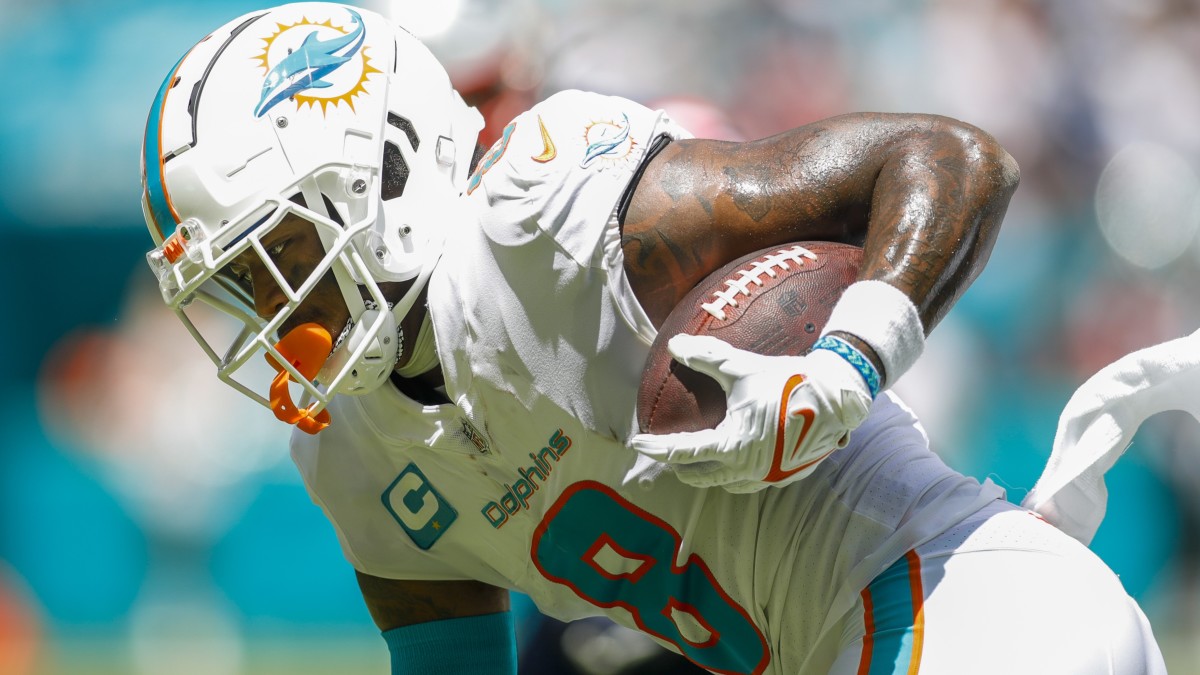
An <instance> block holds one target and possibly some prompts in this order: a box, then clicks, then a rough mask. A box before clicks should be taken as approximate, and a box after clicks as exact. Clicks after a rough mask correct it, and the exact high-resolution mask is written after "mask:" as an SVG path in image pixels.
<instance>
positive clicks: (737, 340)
mask: <svg viewBox="0 0 1200 675" xmlns="http://www.w3.org/2000/svg"><path fill="white" fill-rule="evenodd" d="M861 262H862V249H860V248H858V247H857V246H851V245H849V244H836V243H831V242H819V241H811V242H798V243H796V244H789V245H784V246H778V247H773V248H769V249H764V250H762V251H758V252H756V253H751V254H750V255H747V256H745V257H742V258H739V259H738V260H735V261H733V262H731V263H729V264H728V265H726V266H725V267H722V268H721V269H719V270H717V271H716V272H714V273H713V274H711V275H710V276H709V277H708V278H706V279H705V280H704V281H702V282H701V283H700V284H699V285H697V286H696V287H695V288H693V289H692V291H691V292H690V293H688V295H687V296H685V297H684V299H683V300H682V301H680V303H679V305H678V306H677V307H676V308H675V309H674V310H672V312H671V314H670V315H668V316H667V320H666V321H665V322H664V323H663V325H662V328H661V329H659V331H658V337H656V338H655V340H654V344H652V345H651V347H650V355H649V357H648V358H647V359H646V366H645V368H644V369H643V371H642V382H641V386H640V388H639V390H638V400H637V414H638V424H639V426H640V427H641V430H642V431H643V432H645V433H658V434H663V433H672V432H676V431H697V430H699V429H711V428H713V427H715V426H717V425H718V424H720V422H721V420H722V419H724V418H725V410H726V406H725V392H724V391H722V390H721V387H720V385H718V384H717V382H716V380H713V379H712V378H710V377H708V376H707V375H702V374H700V373H697V372H696V371H694V370H691V369H690V368H688V367H687V366H684V365H683V364H680V363H678V362H677V361H675V359H673V358H672V357H671V353H670V351H668V350H667V341H668V340H669V339H671V337H673V336H675V335H678V334H679V333H690V334H692V335H712V336H713V337H717V338H720V339H722V340H725V341H726V342H728V343H730V344H731V345H733V346H735V347H738V348H740V349H745V350H747V351H752V352H756V353H759V354H766V355H769V356H782V355H792V356H799V355H802V354H804V353H805V352H806V351H808V349H809V348H810V347H811V346H812V345H813V343H814V342H816V341H817V338H818V337H819V336H820V334H821V329H822V328H823V327H824V325H825V322H826V321H827V320H828V319H829V315H830V313H831V312H832V311H833V306H834V304H835V303H837V301H838V298H840V297H841V296H842V292H843V291H845V290H846V287H847V286H849V285H850V284H852V283H854V281H855V280H856V279H857V277H858V268H859V265H860V264H861Z"/></svg>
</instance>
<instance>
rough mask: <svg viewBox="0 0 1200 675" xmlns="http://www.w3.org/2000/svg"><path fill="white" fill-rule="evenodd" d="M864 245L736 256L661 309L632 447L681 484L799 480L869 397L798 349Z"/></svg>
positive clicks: (854, 375)
mask: <svg viewBox="0 0 1200 675" xmlns="http://www.w3.org/2000/svg"><path fill="white" fill-rule="evenodd" d="M861 260H862V250H861V249H859V248H857V247H854V246H849V245H846V244H834V243H826V242H805V243H802V244H797V245H792V246H784V247H779V248H771V249H765V250H763V251H759V252H757V253H753V254H751V255H748V256H746V257H743V258H741V259H739V260H736V261H734V262H732V263H730V264H729V265H727V266H725V267H724V268H722V269H720V270H718V271H717V272H714V273H713V274H712V275H711V276H709V277H708V278H707V279H705V280H704V281H703V282H701V283H700V284H699V285H698V286H697V287H696V288H695V289H693V290H692V292H691V293H689V294H688V296H687V297H685V298H684V299H683V301H682V302H680V304H679V306H678V307H677V308H676V309H675V310H674V311H673V312H672V313H671V314H670V316H668V317H667V320H666V322H664V324H663V326H662V329H661V330H660V331H659V334H658V338H657V339H656V340H655V341H654V344H653V345H652V347H651V349H650V355H649V357H648V359H647V361H646V367H645V370H644V372H643V374H642V384H641V388H640V390H639V392H638V423H639V425H640V426H641V429H642V431H643V432H644V433H642V434H638V435H636V436H634V437H633V439H632V441H631V442H632V445H633V447H634V449H636V450H637V451H638V452H641V453H642V454H645V455H647V456H649V457H652V458H654V459H657V460H659V461H662V462H665V463H667V464H669V465H671V467H672V468H673V469H674V470H675V473H676V475H677V476H678V477H679V479H680V480H682V481H683V482H685V483H688V484H689V485H693V486H696V487H714V486H720V487H723V488H725V489H726V490H729V491H730V492H754V491H757V490H761V489H763V488H765V487H767V486H782V485H786V484H788V483H791V482H794V481H797V480H800V479H801V478H804V477H806V476H808V475H809V474H811V473H812V472H813V471H815V470H816V467H817V465H818V464H819V463H820V461H821V460H823V459H824V458H825V457H828V456H829V454H830V453H832V452H833V451H834V450H836V449H838V448H840V447H844V446H845V445H846V443H847V442H848V441H849V435H850V431H852V430H853V429H855V428H856V427H858V425H859V424H861V423H862V421H863V420H864V419H866V416H867V412H868V410H869V409H870V406H871V395H870V391H869V389H868V388H867V385H866V382H865V381H864V380H863V378H862V376H861V375H860V374H859V372H858V371H857V370H856V369H855V368H854V367H853V366H851V365H850V364H849V363H848V362H847V361H845V360H844V359H843V358H842V357H841V356H838V355H837V354H834V353H833V352H831V351H827V350H824V349H818V350H814V351H813V352H812V353H810V354H808V355H804V356H802V355H803V354H805V352H806V351H808V349H809V348H810V347H811V346H812V345H813V343H814V342H815V341H816V340H817V338H818V336H819V335H820V333H821V328H822V327H823V326H824V324H825V322H826V321H827V320H828V319H829V315H830V313H831V312H832V311H833V306H834V305H835V304H836V303H837V301H838V299H839V298H840V297H841V295H842V292H843V291H844V290H845V289H846V287H847V286H849V285H850V284H851V283H853V282H854V281H855V279H856V277H857V274H858V267H859V264H860V263H861Z"/></svg>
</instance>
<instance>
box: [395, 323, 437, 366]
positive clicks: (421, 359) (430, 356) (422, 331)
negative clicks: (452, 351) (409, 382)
mask: <svg viewBox="0 0 1200 675" xmlns="http://www.w3.org/2000/svg"><path fill="white" fill-rule="evenodd" d="M401 335H403V333H401ZM401 342H402V343H403V338H402V339H401ZM401 354H403V352H401ZM437 364H438V356H437V349H435V348H434V342H433V320H432V319H431V318H430V315H429V312H428V311H427V312H425V319H424V320H423V321H421V327H420V328H419V329H418V330H417V339H416V342H415V343H414V344H413V346H412V356H411V357H409V359H408V363H406V364H404V365H403V366H400V367H398V368H396V372H397V373H399V374H400V377H416V376H418V375H423V374H425V373H427V372H429V371H431V370H433V369H434V368H435V367H437Z"/></svg>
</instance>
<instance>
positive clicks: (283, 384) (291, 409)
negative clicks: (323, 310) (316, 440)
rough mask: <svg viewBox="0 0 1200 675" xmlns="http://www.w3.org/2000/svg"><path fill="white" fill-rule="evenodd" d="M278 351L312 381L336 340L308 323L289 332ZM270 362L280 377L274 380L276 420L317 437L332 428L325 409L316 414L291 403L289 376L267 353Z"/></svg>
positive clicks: (313, 324)
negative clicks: (326, 429)
mask: <svg viewBox="0 0 1200 675" xmlns="http://www.w3.org/2000/svg"><path fill="white" fill-rule="evenodd" d="M275 349H277V350H279V353H280V354H281V355H282V356H283V358H285V359H287V362H288V363H290V364H292V366H293V367H295V369H296V370H297V371H299V372H300V374H301V375H303V376H304V377H305V378H307V379H309V380H312V379H313V378H314V377H316V376H317V373H318V372H320V370H321V366H322V365H323V364H324V363H325V359H327V358H329V354H330V353H331V352H332V351H333V338H332V337H330V335H329V331H327V330H325V329H324V328H322V327H321V326H320V325H319V324H315V323H305V324H301V325H299V326H296V327H295V328H293V329H292V330H290V331H288V334H287V335H284V336H283V339H282V340H280V341H279V342H278V343H277V344H276V345H275ZM266 356H267V363H269V364H271V367H272V368H274V369H275V370H276V371H277V372H278V373H279V374H278V375H276V376H275V379H274V380H272V381H271V410H272V411H274V412H275V417H276V418H278V419H279V420H280V421H282V422H286V423H287V424H295V425H296V426H297V427H298V428H299V429H300V430H301V431H303V432H305V433H308V434H316V433H317V432H319V431H321V430H322V429H324V428H325V427H327V426H329V421H330V418H329V411H328V410H322V411H321V412H319V413H317V414H316V415H313V414H312V412H311V410H312V408H313V407H314V406H316V404H315V403H314V404H313V405H312V406H309V407H308V408H299V407H297V406H296V404H295V403H293V402H292V394H291V392H289V391H288V382H290V381H292V374H291V373H289V372H288V371H287V370H286V369H285V368H284V367H283V366H282V365H281V364H280V363H279V362H278V361H276V360H275V357H273V356H271V355H270V354H267V355H266Z"/></svg>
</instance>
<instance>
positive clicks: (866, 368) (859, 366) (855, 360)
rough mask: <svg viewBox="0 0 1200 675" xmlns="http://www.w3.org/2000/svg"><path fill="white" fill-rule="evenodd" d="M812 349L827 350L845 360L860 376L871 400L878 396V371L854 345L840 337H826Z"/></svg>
mask: <svg viewBox="0 0 1200 675" xmlns="http://www.w3.org/2000/svg"><path fill="white" fill-rule="evenodd" d="M812 348H813V349H827V350H829V351H831V352H833V353H834V354H837V355H838V356H840V357H842V358H843V359H846V361H847V362H848V363H849V364H850V365H851V366H854V369H855V370H857V371H858V374H859V375H862V378H863V381H865V382H866V383H867V389H868V390H869V391H870V392H871V400H875V397H876V396H878V395H879V371H878V370H876V369H875V365H874V364H873V363H871V359H868V358H867V357H866V356H865V355H864V354H863V353H862V352H860V351H858V350H857V349H855V348H854V345H852V344H850V343H849V342H846V341H845V340H843V339H841V338H840V337H836V336H833V335H826V336H824V337H822V338H821V339H820V340H817V342H816V344H814V345H813V347H812Z"/></svg>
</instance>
